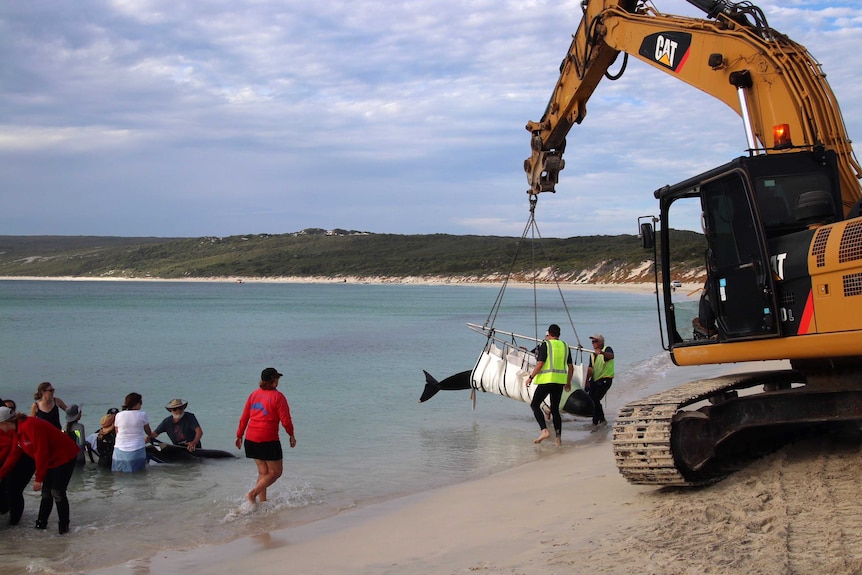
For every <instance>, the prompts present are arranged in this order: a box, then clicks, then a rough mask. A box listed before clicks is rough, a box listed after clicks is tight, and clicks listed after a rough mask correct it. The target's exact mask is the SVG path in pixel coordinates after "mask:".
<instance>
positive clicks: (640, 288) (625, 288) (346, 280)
mask: <svg viewBox="0 0 862 575" xmlns="http://www.w3.org/2000/svg"><path fill="white" fill-rule="evenodd" d="M0 281H52V282H128V283H132V282H165V283H232V284H238V285H244V284H255V283H265V284H346V285H417V286H466V287H470V286H478V287H494V286H500V285H501V282H499V281H491V280H489V281H480V280H476V279H471V278H466V277H465V278H452V277H419V276H407V277H383V276H371V277H365V276H348V277H340V278H330V277H322V276H282V277H241V276H236V277H216V278H204V277H196V278H121V277H81V276H51V277H39V276H2V277H0ZM557 285H559V287H560V288H561V289H564V290H585V291H610V292H618V293H639V294H644V293H646V294H654V293H655V284H654V283H652V282H630V283H629V282H626V283H565V282H560V283H559V284H555V283H549V282H542V283H537V284H536V287H537V288H539V289H551V288H556V287H557ZM508 286H509V287H514V288H532V287H533V284H532V283H530V282H515V281H510V282H509V283H508ZM700 287H701V286H700V285H695V284H683V286H682V287H681V288H677V289H678V290H679V291H680V293H688V292H690V291H692V290H695V291H697V290H699V289H700Z"/></svg>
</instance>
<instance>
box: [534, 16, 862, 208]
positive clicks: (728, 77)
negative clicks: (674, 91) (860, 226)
mask: <svg viewBox="0 0 862 575" xmlns="http://www.w3.org/2000/svg"><path fill="white" fill-rule="evenodd" d="M689 2H690V3H692V4H694V5H695V6H697V7H699V8H701V9H703V10H704V11H705V12H707V15H708V18H709V19H701V18H688V17H682V16H673V15H666V14H662V13H659V12H658V11H657V10H656V9H655V8H654V7H653V6H652V5H648V4H645V3H642V2H639V1H637V0H589V1H588V2H586V3H585V6H584V15H583V18H582V20H581V23H580V26H579V27H578V30H577V33H576V34H575V35H574V36H573V39H572V43H571V46H570V47H569V51H568V53H567V54H566V57H565V59H564V60H563V62H562V64H561V66H560V77H559V79H558V81H557V84H556V86H555V88H554V91H553V94H552V96H551V99H550V102H549V103H548V106H547V108H546V109H545V113H544V115H543V117H542V119H541V121H539V122H529V123H528V124H527V126H526V128H527V130H528V131H529V132H530V133H531V135H532V138H531V149H532V154H531V156H530V158H528V159H527V160H525V162H524V170H525V171H526V173H527V180H528V182H529V185H530V189H529V190H528V193H530V194H538V193H541V192H548V191H550V192H553V191H555V190H554V188H555V185H556V183H557V181H558V178H559V172H560V170H562V169H563V168H564V167H565V162H564V160H563V153H564V151H565V147H566V136H567V134H568V132H569V130H570V129H571V128H572V127H573V126H574V124H579V123H581V121H583V119H584V117H585V116H586V112H587V109H586V104H587V101H588V100H589V98H590V97H591V95H592V94H593V92H594V91H595V89H596V87H597V86H598V84H599V82H600V81H601V80H602V78H603V77H605V76H606V75H607V73H608V68H609V67H610V66H611V65H612V64H613V63H614V61H615V60H616V59H617V57H618V55H619V53H620V52H623V53H624V54H625V55H626V56H632V57H635V58H638V59H639V60H642V61H644V62H646V63H648V64H650V65H651V66H653V67H654V68H657V69H658V70H661V71H662V72H665V73H666V74H669V75H671V76H673V77H675V78H677V79H679V80H681V81H683V82H685V83H687V84H690V85H692V86H694V87H696V88H698V89H700V90H702V91H704V92H706V93H707V94H709V95H711V96H713V97H715V98H717V99H719V100H721V101H722V102H724V103H725V104H727V105H728V106H729V107H731V108H732V109H733V110H734V111H735V112H737V114H739V115H740V116H741V117H742V119H743V125H744V127H745V131H746V137H747V141H748V149H749V152H750V153H751V154H776V153H783V152H787V151H798V150H800V149H807V150H813V149H817V148H825V149H826V150H832V151H834V152H835V154H836V155H837V158H838V162H837V163H838V169H839V173H840V185H841V195H842V201H843V204H844V211H845V213H847V212H849V210H850V208H851V207H852V206H853V205H854V204H855V203H856V202H857V201H858V200H859V199H860V196H862V192H860V185H859V178H860V175H862V168H860V166H859V164H858V162H857V161H856V159H855V158H854V155H853V150H852V147H851V144H850V139H849V137H848V136H847V133H846V129H845V127H844V121H843V119H842V116H841V112H840V110H839V107H838V103H837V101H836V98H835V95H834V94H833V93H832V90H831V88H830V87H829V84H828V83H827V82H826V79H825V75H824V74H823V72H822V71H821V69H820V65H819V64H818V63H817V61H816V60H814V58H813V57H812V56H811V55H810V54H809V53H808V51H807V50H806V49H805V48H804V47H803V46H801V45H799V44H797V43H796V42H793V41H792V40H790V39H789V38H788V37H786V36H784V35H783V34H780V33H779V32H776V31H775V30H773V29H771V28H770V27H769V26H768V25H767V24H766V21H765V18H763V16H762V14H761V13H760V11H759V10H758V9H756V8H755V7H753V6H751V5H749V4H748V3H745V4H744V5H743V4H740V5H734V4H730V3H727V2H724V1H722V0H689ZM739 6H743V8H739Z"/></svg>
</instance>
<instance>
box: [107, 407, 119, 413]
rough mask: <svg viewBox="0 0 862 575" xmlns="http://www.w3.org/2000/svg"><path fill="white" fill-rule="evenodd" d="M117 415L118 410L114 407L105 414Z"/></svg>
mask: <svg viewBox="0 0 862 575" xmlns="http://www.w3.org/2000/svg"><path fill="white" fill-rule="evenodd" d="M117 413H120V410H119V409H117V408H116V407H112V408H111V409H109V410H108V411H107V412H106V413H105V415H115V414H117Z"/></svg>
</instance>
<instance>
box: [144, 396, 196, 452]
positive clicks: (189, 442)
mask: <svg viewBox="0 0 862 575" xmlns="http://www.w3.org/2000/svg"><path fill="white" fill-rule="evenodd" d="M188 404H189V402H188V401H184V400H182V399H172V400H170V401H169V402H168V404H167V405H166V406H165V409H167V410H168V411H169V412H170V413H171V414H170V415H169V416H167V417H166V418H164V419H163V420H162V422H161V423H160V424H159V425H158V427H156V428H155V429H154V430H153V433H152V434H151V435H150V439H155V438H156V437H158V436H159V434H160V433H167V434H168V437H170V438H171V443H173V444H174V445H182V446H183V447H185V448H186V449H188V450H189V451H194V450H195V449H198V448H200V449H203V446H202V445H201V437H203V434H204V430H203V429H201V425H200V423H198V418H197V417H195V414H194V413H191V412H188V411H186V407H187V406H188Z"/></svg>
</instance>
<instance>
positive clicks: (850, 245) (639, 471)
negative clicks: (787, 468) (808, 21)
mask: <svg viewBox="0 0 862 575" xmlns="http://www.w3.org/2000/svg"><path fill="white" fill-rule="evenodd" d="M688 2H689V3H690V4H692V5H694V6H695V7H697V8H698V9H700V10H702V11H703V12H705V14H706V16H705V17H703V18H689V17H682V16H675V15H667V14H663V13H660V12H659V11H658V10H657V9H656V8H655V7H654V6H653V5H652V4H651V3H648V2H643V1H641V0H585V1H584V2H583V3H582V7H583V19H582V21H581V23H580V26H579V28H578V30H577V33H576V34H575V35H574V36H573V40H572V43H571V46H570V48H569V51H568V53H567V54H566V56H565V58H564V60H563V62H562V64H561V67H560V77H559V80H558V81H557V84H556V87H555V88H554V92H553V95H552V96H551V99H550V102H549V103H548V106H547V108H546V110H545V113H544V116H543V117H542V119H541V120H540V121H538V122H529V123H528V124H527V130H528V131H529V132H530V134H531V149H532V154H531V156H530V157H529V158H528V159H527V160H526V161H525V162H524V170H525V171H526V173H527V180H528V182H529V185H530V189H529V190H527V193H528V194H530V195H531V196H536V195H538V194H539V193H542V192H553V191H555V185H556V184H557V182H558V178H559V173H560V170H562V169H563V168H564V167H565V162H564V160H563V153H564V151H565V148H566V137H567V135H568V133H569V131H570V130H571V128H572V127H573V126H574V125H575V124H580V123H581V122H582V121H583V120H584V118H585V116H586V103H587V101H588V100H589V98H590V96H591V95H592V93H593V91H594V90H595V89H596V87H597V86H598V84H599V82H600V81H601V80H602V78H605V77H608V78H609V79H616V77H614V76H612V75H611V73H610V72H609V67H610V66H611V65H612V64H613V63H614V62H615V61H616V60H617V58H618V57H619V56H620V54H622V55H623V57H624V58H628V57H629V56H631V57H634V58H637V59H638V60H641V61H643V62H646V63H647V64H649V65H650V66H652V67H654V68H655V69H657V70H660V71H662V72H664V73H666V74H669V75H671V76H673V77H675V78H677V79H679V80H681V81H683V82H686V83H688V84H690V85H692V86H694V87H696V88H698V89H700V90H702V91H704V92H706V93H707V94H709V95H711V96H714V97H715V98H718V99H719V100H721V101H722V102H724V103H725V104H727V105H728V106H730V107H731V108H732V109H733V110H734V111H736V112H737V113H738V114H739V115H740V116H741V118H742V120H743V122H742V126H743V128H744V131H745V135H746V140H747V154H746V155H744V156H741V157H738V158H735V159H732V160H731V161H729V162H728V163H727V164H725V165H722V166H719V167H717V168H714V169H712V170H709V171H707V172H704V173H701V174H698V175H696V176H693V177H691V178H689V179H687V180H685V181H683V182H679V183H677V184H674V185H668V186H665V187H663V188H661V189H659V190H656V191H655V192H654V195H655V197H656V199H657V200H658V203H659V215H658V216H657V217H656V216H648V217H644V218H641V219H639V222H638V224H639V233H640V237H641V238H642V241H643V243H644V246H645V247H647V248H652V249H653V251H654V254H655V257H656V283H657V284H659V282H660V284H661V285H657V300H658V301H659V308H660V313H659V324H660V326H661V330H660V331H661V334H662V343H663V347H664V348H665V349H667V350H668V351H669V352H670V355H671V359H672V360H673V362H674V363H675V364H677V365H704V364H721V363H736V362H751V361H761V360H789V365H790V369H780V370H775V371H769V370H760V371H755V372H749V373H738V374H734V375H727V376H722V377H718V378H712V379H703V380H698V381H693V382H690V383H687V384H685V385H683V386H681V387H677V388H674V389H670V390H667V391H664V392H661V393H658V394H655V395H653V396H650V397H647V398H644V399H641V400H637V401H634V402H632V403H629V404H628V405H626V406H625V407H624V408H623V409H622V410H621V411H620V412H619V414H618V416H617V418H616V421H615V422H614V426H613V442H612V443H613V449H614V455H615V458H616V462H617V466H618V468H619V470H620V472H621V473H622V475H623V476H624V477H625V478H626V479H628V480H629V481H630V482H632V483H637V484H646V485H702V484H708V483H711V482H715V481H718V480H720V479H722V478H724V477H726V476H727V475H728V474H730V473H732V472H733V471H734V470H735V469H737V468H738V467H739V466H740V465H744V464H745V463H746V462H748V461H750V460H751V458H752V457H756V456H758V455H759V454H762V453H764V452H766V451H768V450H769V449H772V448H774V447H775V446H777V445H779V444H781V443H782V442H784V441H786V440H787V439H788V438H790V437H795V436H796V434H797V433H800V432H801V431H802V430H811V429H812V428H815V429H819V428H827V429H836V428H837V429H844V430H852V431H854V432H856V433H858V432H859V428H860V421H862V217H860V197H862V190H860V182H859V179H860V172H862V170H860V166H859V164H858V162H857V161H856V159H855V157H854V154H853V150H852V147H851V145H850V139H849V137H848V136H847V133H846V129H845V126H844V121H843V119H842V116H841V112H840V110H839V107H838V103H837V101H836V99H835V96H834V94H833V93H832V90H831V88H830V87H829V85H828V83H827V82H826V78H825V75H824V73H823V72H822V70H821V68H820V65H819V64H818V63H817V61H816V60H815V59H814V58H813V57H812V56H811V55H810V54H809V53H808V51H807V50H806V49H805V47H803V46H801V45H799V44H797V43H796V42H794V41H792V40H791V39H789V38H788V37H787V36H785V35H783V34H781V33H780V32H778V31H776V30H774V29H773V28H771V27H770V26H769V25H768V23H767V20H766V17H765V15H764V14H763V12H762V11H761V10H760V9H759V8H758V7H756V6H754V5H753V4H751V3H750V2H741V3H738V4H734V3H731V2H728V1H725V0H688ZM624 66H625V62H623V69H624ZM617 77H618V76H617ZM692 214H695V216H697V215H700V218H701V222H700V223H701V226H702V229H703V237H704V239H705V242H704V247H703V254H704V256H703V257H704V266H705V271H706V274H705V275H706V281H705V284H704V288H703V291H702V295H701V297H700V298H699V301H697V298H694V299H692V300H687V301H674V299H673V297H672V292H673V285H672V283H671V270H672V269H675V268H674V266H675V262H677V261H678V260H679V259H680V257H679V254H680V253H681V250H682V249H683V245H682V242H681V241H680V240H678V239H675V238H678V237H679V235H675V234H674V233H673V232H674V229H673V226H674V223H675V222H677V225H682V224H681V222H683V221H684V219H685V218H686V217H688V218H691V215H692ZM686 255H688V254H686ZM675 257H676V258H675ZM766 365H769V364H766Z"/></svg>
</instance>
